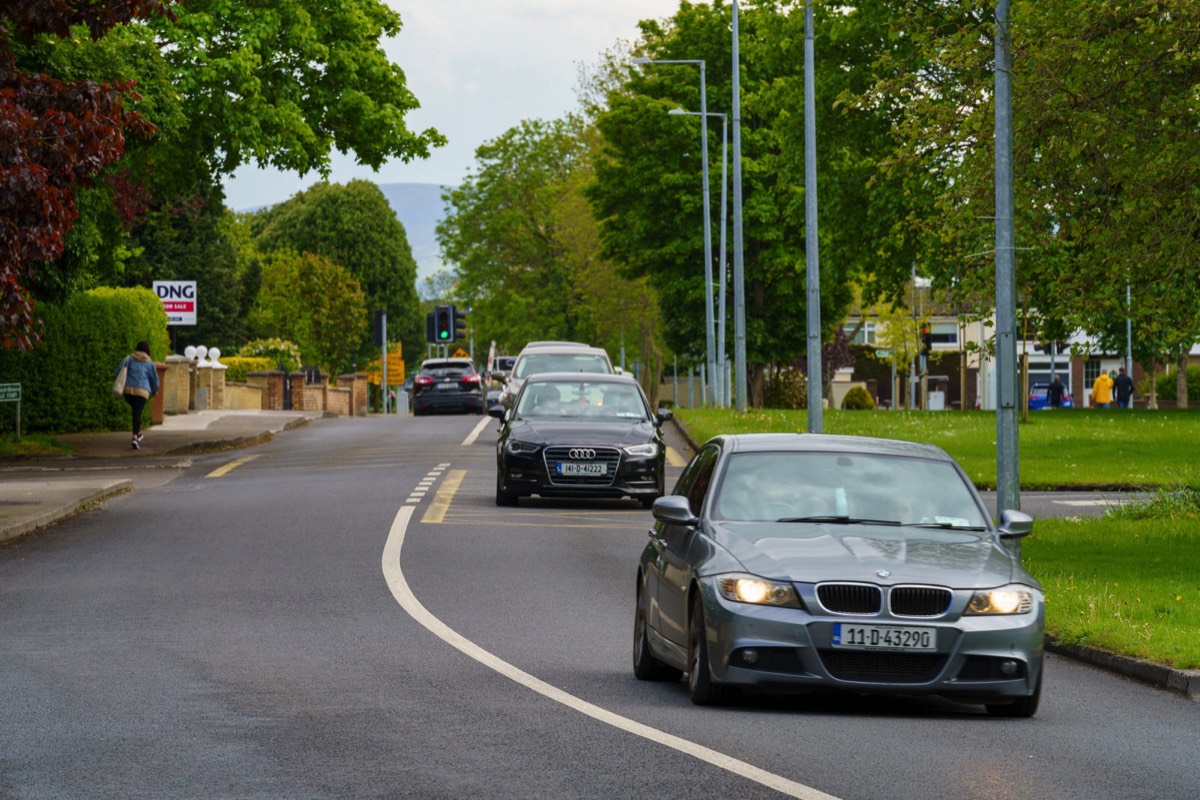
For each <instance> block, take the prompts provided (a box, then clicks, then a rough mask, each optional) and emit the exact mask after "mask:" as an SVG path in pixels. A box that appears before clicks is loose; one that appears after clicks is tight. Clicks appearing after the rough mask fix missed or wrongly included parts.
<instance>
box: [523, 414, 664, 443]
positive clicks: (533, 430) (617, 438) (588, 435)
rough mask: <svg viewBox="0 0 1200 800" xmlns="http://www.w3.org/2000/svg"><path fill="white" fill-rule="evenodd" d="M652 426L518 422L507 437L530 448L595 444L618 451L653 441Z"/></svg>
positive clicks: (643, 423) (593, 422) (644, 424)
mask: <svg viewBox="0 0 1200 800" xmlns="http://www.w3.org/2000/svg"><path fill="white" fill-rule="evenodd" d="M654 430H655V429H654V425H653V424H651V423H650V422H647V421H645V420H642V421H635V422H623V421H618V422H596V421H591V420H589V421H587V422H582V421H570V422H558V421H556V420H539V419H518V420H515V421H514V422H513V423H512V427H511V429H510V431H511V433H510V436H511V438H513V439H519V440H520V441H522V442H530V443H532V444H596V445H612V446H613V447H620V446H623V445H630V444H643V443H645V442H648V441H650V440H651V439H653V438H654Z"/></svg>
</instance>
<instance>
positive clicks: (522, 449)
mask: <svg viewBox="0 0 1200 800" xmlns="http://www.w3.org/2000/svg"><path fill="white" fill-rule="evenodd" d="M505 447H507V448H508V452H510V453H512V454H513V455H524V454H525V453H536V452H537V451H538V449H539V447H538V445H536V444H531V443H529V442H522V441H518V440H517V439H509V440H508V444H506V445H505Z"/></svg>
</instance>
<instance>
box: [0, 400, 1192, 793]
mask: <svg viewBox="0 0 1200 800" xmlns="http://www.w3.org/2000/svg"><path fill="white" fill-rule="evenodd" d="M480 421H481V418H479V417H422V418H419V419H416V418H409V417H403V418H394V417H393V418H382V417H373V418H367V419H343V420H338V421H337V422H336V424H315V425H311V426H308V427H305V428H302V429H299V430H296V431H294V432H290V433H289V434H288V435H287V436H284V437H280V438H278V439H276V440H274V441H272V442H269V443H267V444H264V445H260V446H258V447H255V448H252V449H248V450H241V451H234V452H229V453H222V454H214V455H211V456H201V457H196V458H195V459H194V461H193V463H192V465H191V466H190V467H189V468H187V469H183V470H180V471H179V472H178V473H177V474H176V475H175V476H174V477H173V478H172V479H170V480H165V481H162V482H161V483H158V484H157V485H151V486H148V487H146V488H140V489H139V490H138V491H136V492H134V493H132V494H129V495H124V496H121V497H118V498H115V499H112V500H110V501H107V502H106V503H105V504H104V505H103V507H101V508H98V509H95V510H92V511H88V512H86V513H83V514H81V515H79V516H76V517H75V518H73V519H70V520H67V521H65V522H62V523H60V524H58V525H55V526H54V527H52V528H50V529H48V530H47V531H44V532H41V533H39V534H36V535H33V536H30V537H26V538H25V539H23V540H20V541H18V542H16V543H14V544H11V545H8V546H6V547H3V548H0V697H2V698H3V701H2V702H0V742H2V743H3V745H2V746H0V798H4V799H5V800H8V799H9V798H12V799H13V800H26V798H38V799H39V800H40V799H41V798H218V797H221V798H224V797H229V798H289V799H292V798H295V799H297V800H306V799H307V798H397V797H420V798H451V797H453V798H463V797H486V798H510V797H511V798H526V797H539V798H540V797H546V798H573V797H579V798H595V797H605V798H608V797H630V798H633V797H639V798H640V797H654V798H683V797H723V796H724V797H738V798H757V797H781V796H797V797H814V798H816V797H822V796H833V797H840V798H865V799H872V798H882V797H888V798H940V797H947V798H951V797H953V798H1008V797H1012V798H1035V797H1054V798H1076V797H1078V798H1089V799H1095V798H1120V799H1121V800H1129V799H1130V798H1147V799H1149V798H1154V800H1169V799H1170V798H1180V799H1181V800H1183V799H1184V798H1187V799H1188V800H1191V799H1192V798H1195V797H1196V796H1198V795H1200V767H1198V766H1197V764H1196V753H1197V752H1200V706H1197V704H1196V703H1194V702H1190V701H1188V700H1187V699H1184V698H1182V697H1180V696H1179V695H1176V694H1172V693H1169V692H1164V691H1160V690H1156V689H1152V688H1148V687H1146V686H1144V685H1141V684H1138V683H1134V682H1130V681H1126V680H1124V679H1121V678H1118V677H1115V676H1113V675H1111V674H1108V673H1105V672H1101V671H1098V670H1094V669H1091V668H1088V667H1085V666H1081V665H1079V664H1076V663H1074V662H1071V661H1069V660H1066V659H1063V658H1059V657H1054V656H1050V657H1049V658H1048V664H1047V674H1046V683H1045V690H1044V696H1043V700H1042V706H1041V710H1040V711H1039V713H1038V715H1037V717H1035V718H1034V719H1032V720H1002V719H993V718H990V717H988V716H987V715H986V714H984V712H983V710H982V708H980V707H975V706H965V705H955V704H952V703H948V702H944V701H940V700H936V699H920V700H915V699H882V700H881V699H867V698H858V697H849V698H847V697H838V696H824V695H822V696H806V697H801V698H790V699H783V700H780V699H774V698H751V699H747V700H744V701H742V702H740V703H738V704H736V705H734V706H732V707H727V708H716V709H708V708H703V709H702V708H697V707H695V706H693V705H692V704H691V703H690V702H689V701H688V699H687V696H686V693H685V691H684V686H683V684H682V683H677V684H647V683H641V682H639V681H637V680H635V679H634V678H633V675H632V673H631V670H630V664H629V661H630V653H629V651H630V634H631V627H632V605H633V589H634V574H635V573H634V571H635V562H636V558H637V554H638V552H639V551H640V550H641V547H642V544H643V542H644V539H645V534H646V529H647V527H648V526H649V524H650V515H649V512H646V511H643V510H641V508H640V507H639V506H638V505H637V504H635V503H631V502H623V501H610V502H600V503H592V504H580V503H576V502H568V501H553V502H551V501H539V500H533V501H524V500H523V501H522V502H521V505H520V506H519V507H518V508H515V509H513V508H508V509H501V508H497V507H496V506H495V505H494V503H493V497H492V492H493V488H494V474H495V473H494V453H493V449H492V448H493V443H494V429H495V426H494V423H492V424H486V425H484V426H483V428H482V432H481V433H480V434H479V435H478V436H477V438H475V439H474V440H473V441H469V442H468V439H469V435H470V434H471V433H472V430H473V429H474V428H475V427H476V425H477V424H478V423H479V422H480ZM669 472H670V474H669V482H671V481H673V479H674V476H675V475H676V474H677V473H678V469H677V468H673V469H670V470H669ZM1034 535H1036V531H1035V534H1034Z"/></svg>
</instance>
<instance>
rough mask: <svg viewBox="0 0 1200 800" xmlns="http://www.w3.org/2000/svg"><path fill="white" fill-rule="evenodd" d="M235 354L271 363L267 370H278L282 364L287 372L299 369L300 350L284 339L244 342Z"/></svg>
mask: <svg viewBox="0 0 1200 800" xmlns="http://www.w3.org/2000/svg"><path fill="white" fill-rule="evenodd" d="M237 354H238V356H241V357H258V358H265V359H268V360H269V361H270V362H271V366H270V367H268V369H278V368H279V365H280V364H283V367H284V369H286V370H287V371H288V372H295V371H296V370H298V369H300V363H301V357H300V348H299V347H298V346H296V344H295V343H294V342H289V341H287V340H286V339H254V340H253V341H249V342H246V344H244V345H243V346H242V348H241V349H240V350H238V352H237ZM251 371H253V370H251ZM227 377H228V376H227Z"/></svg>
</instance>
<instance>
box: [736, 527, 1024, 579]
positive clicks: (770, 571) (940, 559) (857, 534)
mask: <svg viewBox="0 0 1200 800" xmlns="http://www.w3.org/2000/svg"><path fill="white" fill-rule="evenodd" d="M713 533H714V535H715V538H716V541H717V543H718V544H719V545H721V546H722V547H723V548H724V549H725V550H726V551H727V552H728V553H729V554H730V555H732V556H733V557H734V558H736V559H737V560H738V561H739V562H740V563H741V564H742V565H743V566H744V567H745V569H746V570H747V571H748V572H751V573H753V574H755V575H761V576H762V577H764V578H773V579H777V580H790V581H795V582H799V583H816V582H818V581H866V582H870V583H879V584H885V585H890V584H899V583H932V584H938V585H941V586H949V587H951V588H957V589H966V588H986V587H989V586H999V585H1001V584H1004V583H1008V582H1010V581H1012V580H1014V578H1015V576H1016V574H1017V572H1018V570H1017V569H1015V568H1014V567H1015V565H1014V561H1013V558H1012V556H1011V555H1010V554H1009V551H1008V550H1007V549H1006V548H1004V547H1003V546H1001V545H999V544H997V543H996V542H995V541H994V540H993V539H992V534H991V533H990V532H987V531H978V532H976V531H947V530H932V529H926V528H911V527H903V526H902V527H894V526H889V525H829V524H824V523H778V522H727V523H723V524H721V525H718V526H716V527H715V528H714V530H713ZM881 572H887V573H889V574H888V575H887V576H886V577H884V576H882V575H881V574H880V573H881Z"/></svg>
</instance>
